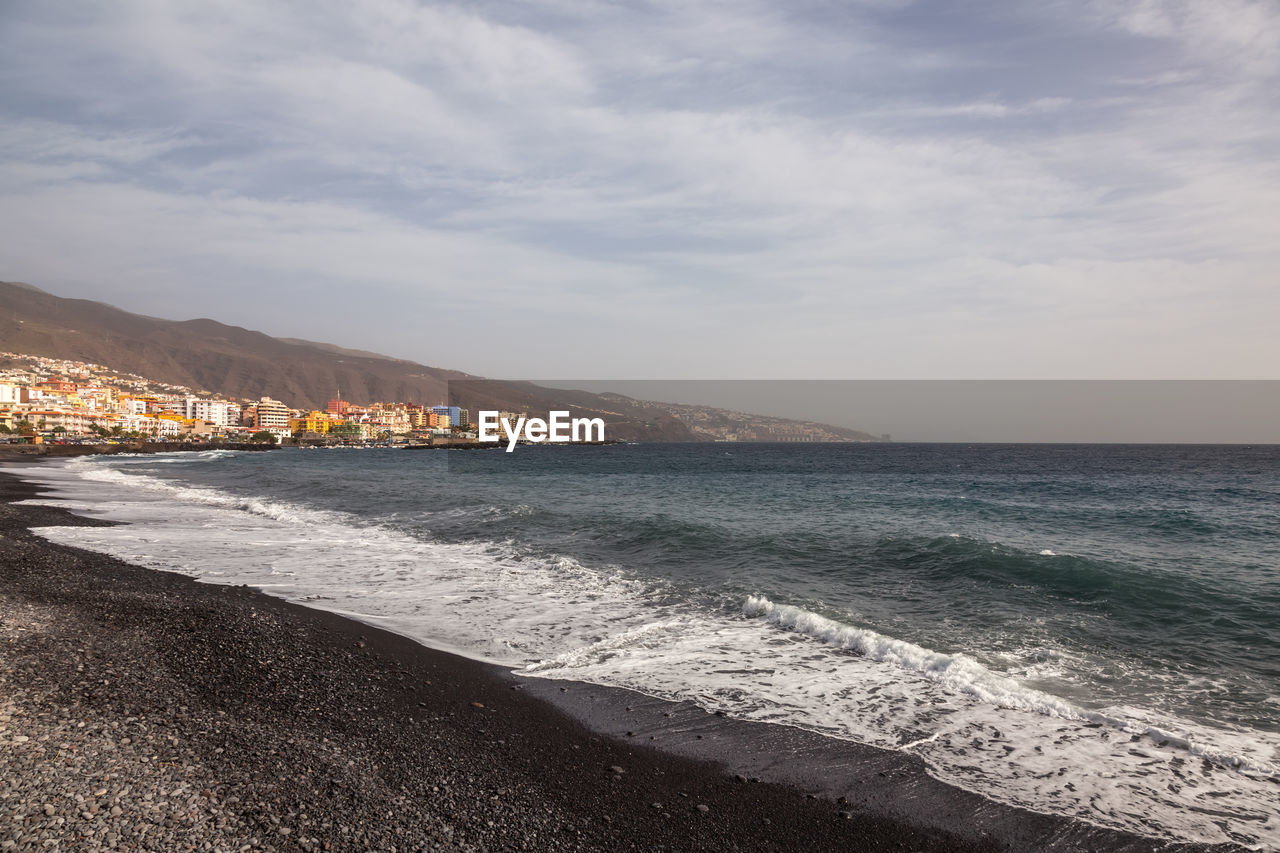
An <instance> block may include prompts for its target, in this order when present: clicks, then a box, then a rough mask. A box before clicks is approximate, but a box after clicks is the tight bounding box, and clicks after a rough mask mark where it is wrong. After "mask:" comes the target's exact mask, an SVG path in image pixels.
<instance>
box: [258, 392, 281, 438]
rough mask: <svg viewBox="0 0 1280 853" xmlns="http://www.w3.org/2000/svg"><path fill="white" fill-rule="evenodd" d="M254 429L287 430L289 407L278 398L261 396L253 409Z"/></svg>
mask: <svg viewBox="0 0 1280 853" xmlns="http://www.w3.org/2000/svg"><path fill="white" fill-rule="evenodd" d="M253 426H254V428H255V429H260V430H262V429H266V430H272V431H277V430H283V431H284V432H285V433H287V432H288V431H289V407H288V406H286V405H285V404H284V403H281V402H280V401H279V400H273V399H271V398H270V397H263V398H262V399H260V400H258V402H257V404H256V405H255V406H254V411H253Z"/></svg>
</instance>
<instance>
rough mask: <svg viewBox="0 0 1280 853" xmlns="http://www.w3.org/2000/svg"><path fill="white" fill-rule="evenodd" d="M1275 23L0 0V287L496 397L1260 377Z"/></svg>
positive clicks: (743, 7)
mask: <svg viewBox="0 0 1280 853" xmlns="http://www.w3.org/2000/svg"><path fill="white" fill-rule="evenodd" d="M1278 116H1280V3H1276V2H1275V0H1203V2H1195V0H1105V2H1104V0H1098V2H1087V0H1079V1H1078V2H1077V1H1076V0H1043V2H1036V0H1005V2H982V0H971V2H943V1H942V0H930V2H918V3H912V2H906V0H865V2H858V0H847V2H829V0H814V1H813V2H805V0H788V2H785V3H778V2H769V3H765V2H761V3H755V2H751V0H739V2H731V3H722V2H692V3H690V2H670V3H667V2H662V0H655V2H648V3H624V2H599V3H593V2H585V0H584V1H583V2H578V0H575V2H562V0H546V2H535V3H527V2H518V3H503V2H485V0H480V2H467V3H458V4H448V3H418V2H409V1H408V0H358V1H357V2H353V0H343V2H332V3H327V2H316V0H308V2H300V3H286V2H272V3H262V2H252V3H250V2H235V0H220V2H217V3H213V2H210V3H204V4H197V3H167V2H119V3H111V4H90V3H74V2H57V3H49V2H38V0H36V1H35V2H16V0H7V1H6V2H0V152H2V154H0V158H2V159H0V228H2V229H3V234H4V238H3V240H0V279H8V280H22V281H28V282H30V283H32V284H35V285H37V286H41V287H44V288H45V289H47V290H51V291H53V292H55V293H58V294H59V295H64V296H80V297H88V298H95V299H101V300H103V301H107V302H111V303H114V304H117V305H119V306H121V307H124V308H127V309H130V310H134V311H141V312H143V313H149V314H153V315H157V316H163V317H169V318H174V319H186V318H190V317H196V316H209V317H213V318H216V319H220V320H224V321H227V322H232V323H236V324H239V325H245V326H248V327H250V328H256V329H261V330H263V331H266V332H268V333H271V334H276V335H293V336H299V337H309V338H313V339H319V340H327V341H332V342H334V343H339V344H343V345H347V346H353V347H360V348H366V349H374V350H378V351H381V352H386V353H389V354H392V355H396V356H401V357H407V358H413V359H415V360H420V361H423V362H426V363H428V364H433V365H439V366H444V367H455V368H460V369H465V370H469V371H471V372H475V373H481V374H485V375H489V376H520V377H534V378H536V377H540V376H578V377H592V376H599V377H712V378H736V377H750V378H789V377H812V378H832V377H836V378H1064V377H1065V378H1117V377H1124V378H1276V377H1277V372H1278V371H1277V365H1280V343H1278V342H1280V335H1278V334H1277V333H1276V327H1277V319H1280V133H1278V132H1277V131H1278V129H1280V128H1278V124H1280V119H1278V118H1277V117H1278Z"/></svg>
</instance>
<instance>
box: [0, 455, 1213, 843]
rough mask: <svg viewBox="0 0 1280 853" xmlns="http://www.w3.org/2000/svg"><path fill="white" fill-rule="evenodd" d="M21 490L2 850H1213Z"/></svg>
mask: <svg viewBox="0 0 1280 853" xmlns="http://www.w3.org/2000/svg"><path fill="white" fill-rule="evenodd" d="M35 494H36V489H35V488H34V487H32V486H30V485H28V484H25V483H22V482H20V481H18V480H17V479H16V478H14V477H13V476H11V475H9V474H4V473H0V501H2V503H0V850H46V849H55V850H73V849H74V850H97V849H119V850H137V849H143V850H243V849H255V848H257V849H278V850H400V851H404V850H422V849H444V850H743V851H746V850H777V851H786V850H804V851H813V850H844V851H861V850H892V851H980V850H1014V851H1034V850H1061V851H1075V850H1123V851H1134V853H1137V851H1155V850H1185V851H1190V850H1199V849H1203V848H1201V847H1199V846H1193V845H1164V844H1160V843H1157V842H1152V841H1149V840H1145V839H1139V838H1135V837H1131V836H1125V835H1121V834H1118V833H1111V832H1106V831H1102V830H1097V829H1094V828H1092V827H1089V826H1087V825H1084V824H1081V823H1076V822H1072V821H1069V820H1065V819H1058V818H1049V817H1044V816H1041V815H1035V814H1031V813H1028V812H1024V811H1021V810H1017V809H1013V808H1008V807H1004V806H999V805H996V804H993V803H990V802H988V801H986V800H984V799H982V798H980V797H978V796H976V795H972V794H968V793H966V792H963V791H959V790H957V789H954V788H951V787H949V786H946V785H943V784H941V783H939V782H936V781H934V780H932V779H930V778H929V777H928V776H926V775H925V774H924V773H923V771H922V769H921V766H920V765H919V763H918V762H915V761H914V760H912V759H910V758H909V757H904V756H900V755H897V754H895V753H887V752H884V751H881V750H874V749H869V748H864V747H859V746H857V745H853V744H837V743H833V742H832V741H830V740H828V739H825V738H820V737H817V736H815V735H810V734H807V733H805V732H800V731H796V730H792V729H784V728H782V727H777V726H766V725H760V724H748V723H735V722H733V721H729V720H726V719H724V718H720V717H716V716H714V715H711V714H707V713H705V712H703V711H701V710H699V709H696V708H692V707H690V706H687V705H673V704H670V703H664V702H658V701H656V700H652V699H648V698H646V697H642V696H638V695H636V694H632V693H628V692H626V691H620V690H611V689H606V688H600V687H595V686H592V685H585V684H578V683H572V682H555V681H544V680H536V679H525V678H521V677H518V676H515V675H512V674H510V673H509V672H507V671H505V670H502V669H500V668H497V667H492V666H487V665H484V664H481V663H477V662H474V661H471V660H467V659H464V658H460V657H457V656H453V655H450V654H446V653H443V652H439V651H435V650H432V649H427V648H424V647H422V646H420V645H418V644H416V643H414V642H412V641H410V640H407V639H405V638H403V637H400V636H397V635H395V634H390V633H386V632H382V631H379V630H377V629H374V628H371V627H368V626H366V625H363V624H360V623H358V622H354V621H352V620H348V619H345V618H342V617H339V616H336V615H333V614H329V613H325V612H322V611H316V610H310V609H307V608H303V607H300V606H296V605H292V604H289V603H287V602H284V601H282V600H279V599H275V598H271V597H268V596H265V595H263V594H260V593H258V592H255V591H253V590H251V589H248V588H244V587H226V586H215V585H209V584H201V583H196V582H194V581H192V580H190V579H188V578H184V577H181V576H179V575H174V574H169V573H165V572H157V571H152V570H148V569H143V568H139V567H136V566H132V565H129V564H126V563H123V562H120V561H118V560H114V559H111V558H108V557H105V556H102V555H98V554H94V553H90V552H87V551H82V550H79V549H74V548H66V547H62V546H58V545H53V544H51V543H49V542H47V541H45V540H43V539H41V538H40V537H38V536H35V535H34V534H31V533H30V532H29V531H28V529H27V528H28V527H30V526H40V525H51V524H95V523H100V522H96V521H93V520H91V519H81V518H77V517H75V516H72V515H70V514H68V513H66V512H64V511H62V510H56V509H52V508H47V507H39V506H15V505H13V503H12V502H13V501H17V500H23V499H26V498H30V497H33V496H34V495H35ZM755 778H760V779H763V780H765V781H754V779H755ZM769 780H776V782H775V781H769ZM784 783H785V784H784Z"/></svg>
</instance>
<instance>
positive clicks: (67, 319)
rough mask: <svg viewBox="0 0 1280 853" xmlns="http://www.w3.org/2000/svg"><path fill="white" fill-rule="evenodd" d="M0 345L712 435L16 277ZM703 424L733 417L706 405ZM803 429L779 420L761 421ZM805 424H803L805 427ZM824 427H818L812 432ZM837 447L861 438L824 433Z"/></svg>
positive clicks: (326, 391)
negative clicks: (130, 307)
mask: <svg viewBox="0 0 1280 853" xmlns="http://www.w3.org/2000/svg"><path fill="white" fill-rule="evenodd" d="M0 350H5V351H9V352H19V353H27V354H31V355H41V356H45V357H48V358H58V359H68V360H72V361H84V362H92V363H95V364H101V365H106V366H108V367H110V368H111V369H113V370H119V371H123V372H127V373H134V374H137V375H139V376H145V377H147V378H148V379H152V380H156V381H160V382H165V383H168V384H171V385H180V386H185V387H188V388H191V389H193V390H195V391H201V392H206V393H217V394H221V395H224V396H229V397H234V398H240V399H245V398H248V399H258V398H260V397H273V398H275V399H277V400H281V401H282V402H284V403H286V404H288V405H290V406H293V407H298V408H305V409H324V408H325V406H326V403H327V402H328V401H329V400H331V399H333V398H334V397H336V396H338V395H339V394H340V395H341V396H342V397H343V398H344V399H347V400H351V401H353V402H357V403H369V402H374V401H387V402H391V401H396V402H402V403H416V404H421V405H435V404H439V403H443V402H446V401H447V402H448V403H450V404H452V405H461V406H463V407H465V408H469V409H472V410H473V411H476V410H481V409H496V410H503V411H514V412H521V411H523V412H531V413H532V412H549V411H552V410H557V409H563V410H568V411H569V412H570V413H571V414H572V415H573V416H574V417H577V416H582V415H586V416H589V417H597V416H599V417H604V418H605V422H606V424H608V435H609V437H610V438H617V439H623V440H641V441H707V440H710V439H711V438H712V436H711V435H710V434H709V433H707V432H706V431H705V430H701V429H697V428H694V427H693V426H691V423H688V422H686V421H685V420H682V419H681V418H680V417H678V416H677V415H676V412H678V411H679V410H680V409H681V408H682V407H670V406H667V405H666V404H661V405H658V404H654V403H651V402H648V401H638V400H631V399H629V398H626V397H622V396H620V395H616V394H595V393H591V392H587V391H576V390H560V389H551V388H544V387H542V386H539V385H536V384H534V383H531V382H518V381H506V380H492V379H484V378H482V377H479V376H475V375H473V374H469V373H465V372H463V371H461V370H452V369H447V368H440V367H431V366H428V365H425V364H419V363H417V362H414V361H410V360H408V359H399V358H393V357H391V356H385V355H381V354H379V353H374V352H370V351H368V350H358V349H351V348H348V347H342V346H339V345H337V344H328V343H320V342H317V341H309V340H305V339H302V338H276V337H272V336H270V335H268V334H266V333H265V332H260V331H255V330H252V329H246V328H243V327H241V326H232V325H228V324H226V323H222V322H219V321H218V320H213V319H210V318H207V317H201V318H196V319H193V320H165V319H163V318H159V317H150V316H147V315H144V314H135V313H132V312H129V311H124V310H123V309H120V308H116V307H115V306H113V305H109V304H107V303H105V302H98V301H95V300H90V299H67V298H63V297H60V296H55V295H53V294H51V293H48V292H47V291H44V290H41V289H40V288H38V287H36V286H34V285H31V284H27V283H25V282H0ZM683 408H686V409H687V408H694V409H699V408H700V409H702V410H704V411H705V412H707V413H710V414H711V416H712V417H713V418H720V419H721V420H723V416H725V415H732V414H740V413H727V412H725V411H724V410H719V409H712V408H711V407H683ZM765 420H773V421H778V422H780V423H781V422H785V423H790V424H808V422H803V421H793V420H790V419H777V418H773V419H765ZM809 425H810V426H814V425H813V424H809ZM822 426H826V425H822ZM826 434H830V435H833V436H838V438H837V440H856V441H868V440H875V439H874V437H873V436H871V435H868V434H866V433H862V432H859V431H856V430H850V429H847V428H843V427H829V428H828V429H827V431H826Z"/></svg>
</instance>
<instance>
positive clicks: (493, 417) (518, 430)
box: [476, 410, 604, 453]
mask: <svg viewBox="0 0 1280 853" xmlns="http://www.w3.org/2000/svg"><path fill="white" fill-rule="evenodd" d="M500 414H501V413H500V412H496V411H491V410H482V411H480V412H479V416H480V418H479V421H478V422H477V430H476V439H477V440H479V441H487V442H499V441H501V440H502V436H501V435H499V434H498V430H499V428H501V431H502V432H503V433H505V434H506V438H507V452H508V453H510V452H511V451H513V450H515V449H516V444H517V443H519V442H520V441H522V440H523V441H527V442H529V443H530V444H540V443H542V442H544V441H548V442H556V443H569V442H578V441H604V418H570V417H569V413H568V412H567V411H556V412H548V413H547V417H546V419H543V418H526V417H524V416H523V415H520V416H518V417H517V418H516V419H515V423H514V424H513V423H512V419H511V418H510V417H506V418H504V417H500Z"/></svg>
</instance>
